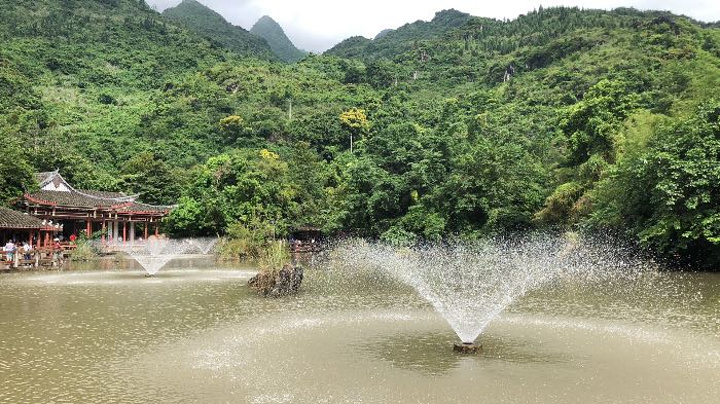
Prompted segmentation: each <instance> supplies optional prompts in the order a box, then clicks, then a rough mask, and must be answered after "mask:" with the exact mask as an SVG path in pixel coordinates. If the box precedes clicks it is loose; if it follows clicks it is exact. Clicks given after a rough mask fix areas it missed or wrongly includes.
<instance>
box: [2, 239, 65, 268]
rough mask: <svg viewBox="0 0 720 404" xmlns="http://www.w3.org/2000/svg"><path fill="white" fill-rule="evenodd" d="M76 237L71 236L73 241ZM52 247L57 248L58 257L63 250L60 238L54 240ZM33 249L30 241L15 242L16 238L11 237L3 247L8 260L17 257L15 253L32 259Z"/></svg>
mask: <svg viewBox="0 0 720 404" xmlns="http://www.w3.org/2000/svg"><path fill="white" fill-rule="evenodd" d="M75 239H76V237H75V235H73V236H71V237H70V241H71V243H72V242H74V241H75ZM52 249H53V250H55V256H56V258H57V257H58V252H59V251H61V250H62V244H61V243H60V238H55V239H54V240H53V244H52ZM33 250H34V249H33V246H32V245H30V243H28V242H27V241H23V242H15V240H13V239H9V240H8V241H7V243H5V245H4V246H3V248H2V251H3V253H5V259H6V261H7V262H13V260H14V259H15V254H22V258H23V259H26V260H31V259H32V258H33Z"/></svg>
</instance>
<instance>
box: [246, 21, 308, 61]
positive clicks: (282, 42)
mask: <svg viewBox="0 0 720 404" xmlns="http://www.w3.org/2000/svg"><path fill="white" fill-rule="evenodd" d="M250 32H251V33H252V34H255V35H257V36H259V37H262V38H264V39H265V40H266V41H267V43H268V44H269V45H270V48H271V49H272V50H273V52H274V53H275V55H277V57H278V58H280V59H282V60H284V61H286V62H297V61H298V60H300V59H302V58H304V57H305V55H307V52H305V51H303V50H300V49H298V48H297V47H295V45H294V44H293V43H292V41H291V40H290V38H288V37H287V35H285V31H284V30H283V29H282V27H281V26H280V24H278V23H277V21H275V20H273V19H272V18H271V17H270V16H268V15H264V16H262V17H260V19H259V20H258V21H257V22H256V23H255V25H253V27H252V28H251V29H250Z"/></svg>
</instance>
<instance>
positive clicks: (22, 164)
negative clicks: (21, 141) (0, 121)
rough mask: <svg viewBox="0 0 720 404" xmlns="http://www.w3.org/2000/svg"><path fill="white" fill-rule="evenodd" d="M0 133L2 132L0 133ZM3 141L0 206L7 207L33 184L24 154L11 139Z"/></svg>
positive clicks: (7, 137)
mask: <svg viewBox="0 0 720 404" xmlns="http://www.w3.org/2000/svg"><path fill="white" fill-rule="evenodd" d="M0 133H2V132H0ZM0 137H2V138H3V139H5V141H4V143H3V148H2V153H0V205H7V204H10V203H12V202H15V201H16V200H17V199H18V198H20V197H21V196H22V195H23V193H24V192H25V191H26V190H29V189H27V188H26V187H27V186H29V185H30V184H32V183H33V178H34V175H33V169H32V166H31V165H30V164H29V162H28V161H27V158H26V155H25V152H24V151H23V150H22V148H21V147H20V146H19V145H17V144H16V143H15V141H14V139H13V138H12V137H9V136H0Z"/></svg>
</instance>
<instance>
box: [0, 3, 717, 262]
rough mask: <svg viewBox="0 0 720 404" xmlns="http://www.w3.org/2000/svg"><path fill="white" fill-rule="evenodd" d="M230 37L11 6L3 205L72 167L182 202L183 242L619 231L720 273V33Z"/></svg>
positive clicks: (665, 17)
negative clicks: (252, 234)
mask: <svg viewBox="0 0 720 404" xmlns="http://www.w3.org/2000/svg"><path fill="white" fill-rule="evenodd" d="M197 21H202V19H198V20H197ZM226 34H227V32H224V34H223V35H224V36H223V37H222V38H220V37H218V38H215V37H213V31H212V30H206V31H204V33H199V32H198V30H192V31H191V30H189V29H188V28H187V27H186V26H184V25H181V24H179V23H178V22H177V21H174V20H172V19H170V18H168V17H166V16H163V15H161V14H159V13H157V12H155V11H153V10H151V9H150V8H149V7H148V6H147V5H146V4H145V3H144V1H142V0H139V1H138V0H40V1H35V2H18V1H11V0H0V136H2V139H3V142H2V143H3V149H2V151H3V152H2V153H0V200H1V201H2V203H4V204H7V205H12V204H13V203H14V201H16V200H17V197H18V196H19V195H21V193H22V192H23V190H24V189H28V188H31V187H33V186H34V183H33V180H32V178H33V177H32V174H33V172H35V171H38V170H53V169H56V168H59V169H60V170H61V171H62V173H63V175H64V176H65V177H66V178H68V179H69V180H70V181H71V182H72V183H74V184H76V185H77V186H78V187H81V188H89V189H99V190H108V191H125V192H130V193H139V194H141V195H142V199H143V200H144V201H146V202H150V203H163V204H175V203H177V204H178V207H177V208H176V209H175V210H174V211H173V213H172V214H171V216H170V217H169V218H168V220H167V222H166V223H165V230H166V231H167V232H169V233H171V234H175V235H207V234H230V235H237V234H243V232H247V231H248V229H263V231H271V232H272V234H273V235H283V234H287V233H288V232H289V231H291V230H292V229H294V228H297V227H301V226H315V227H319V228H321V229H322V230H323V232H325V233H326V234H328V235H332V234H337V233H340V232H343V233H350V234H357V235H360V236H365V237H379V238H381V239H384V240H388V241H392V242H399V241H410V240H419V239H429V240H438V239H442V238H446V237H469V238H473V237H482V236H484V235H490V234H498V233H506V232H515V231H526V230H530V229H545V228H547V229H578V230H593V231H604V232H606V231H611V232H613V233H616V234H622V235H624V236H625V237H628V238H629V239H631V240H634V241H636V242H637V243H638V245H641V246H643V247H644V248H647V249H648V250H649V251H652V252H653V253H655V254H657V256H658V257H664V258H667V259H668V262H671V263H677V264H692V265H694V266H696V267H698V266H702V267H705V268H710V269H715V270H717V269H720V97H718V96H717V89H718V88H720V29H718V28H717V27H716V25H710V24H702V23H699V22H697V21H693V20H691V19H688V18H686V17H682V16H677V15H672V14H669V13H664V12H640V11H637V10H634V9H616V10H613V11H599V10H580V9H577V8H564V7H563V8H547V9H539V10H534V11H531V12H528V13H527V14H526V15H522V16H520V17H518V18H516V19H513V20H506V21H501V20H494V19H487V18H479V17H473V16H470V15H467V14H464V13H461V12H458V11H455V10H446V11H442V12H439V13H437V15H436V17H435V19H433V20H432V21H429V22H422V21H419V22H415V23H412V24H407V25H405V26H402V27H400V28H397V29H394V30H392V31H387V32H384V33H383V35H380V36H378V37H377V38H376V39H374V40H370V39H365V38H360V37H354V38H350V39H348V40H346V41H344V42H342V43H340V44H338V45H337V46H336V47H334V48H333V49H331V50H329V51H328V52H326V53H325V54H324V55H312V54H311V55H308V56H307V57H305V58H304V59H302V60H300V61H298V62H296V63H292V64H289V63H285V62H282V61H280V59H279V58H275V57H271V56H268V49H267V47H266V46H264V45H262V46H261V45H258V50H257V52H256V53H253V47H252V46H250V45H248V46H245V47H236V46H231V45H228V44H232V43H235V42H233V41H232V40H229V39H228V38H227V36H225V35H226ZM244 34H247V32H246V31H243V35H244ZM253 43H256V42H253ZM246 44H247V43H246ZM239 49H240V50H239ZM716 97H718V98H716ZM268 229H269V230H268Z"/></svg>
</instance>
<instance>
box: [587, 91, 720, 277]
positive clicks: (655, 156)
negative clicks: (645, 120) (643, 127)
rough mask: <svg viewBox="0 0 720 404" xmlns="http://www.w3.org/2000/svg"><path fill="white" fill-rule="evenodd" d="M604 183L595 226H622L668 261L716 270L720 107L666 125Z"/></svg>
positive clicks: (718, 257) (718, 259)
mask: <svg viewBox="0 0 720 404" xmlns="http://www.w3.org/2000/svg"><path fill="white" fill-rule="evenodd" d="M656 131H657V132H656V134H655V136H653V137H652V138H651V139H650V140H649V141H648V142H647V145H646V146H644V147H642V146H641V148H640V150H633V151H632V152H629V153H628V154H627V155H626V156H624V158H623V159H622V160H621V161H620V162H619V163H618V165H617V167H615V169H614V170H613V172H612V173H611V174H610V175H609V176H608V178H607V179H606V180H605V181H604V182H603V183H602V187H601V188H600V191H599V196H598V198H597V199H598V205H599V206H598V209H597V213H596V214H595V220H596V222H597V223H599V224H601V225H602V224H615V225H617V224H621V225H623V226H628V230H629V231H630V232H631V233H634V234H637V235H638V237H639V239H640V241H641V242H643V243H644V244H645V245H646V246H649V247H652V248H653V249H654V250H656V251H660V252H662V253H664V254H667V255H676V256H680V257H696V259H698V260H700V261H701V262H702V263H704V264H705V265H708V266H710V267H716V266H717V265H718V263H720V255H718V254H717V251H718V246H720V215H719V214H718V212H720V199H718V195H720V102H717V101H715V100H712V101H708V102H707V103H705V104H703V105H701V106H700V107H699V108H698V110H697V113H696V115H694V116H691V117H689V118H685V119H678V120H672V121H669V122H664V123H662V124H660V125H658V127H657V128H656Z"/></svg>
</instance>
